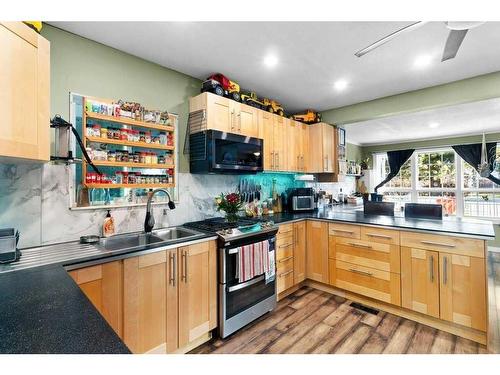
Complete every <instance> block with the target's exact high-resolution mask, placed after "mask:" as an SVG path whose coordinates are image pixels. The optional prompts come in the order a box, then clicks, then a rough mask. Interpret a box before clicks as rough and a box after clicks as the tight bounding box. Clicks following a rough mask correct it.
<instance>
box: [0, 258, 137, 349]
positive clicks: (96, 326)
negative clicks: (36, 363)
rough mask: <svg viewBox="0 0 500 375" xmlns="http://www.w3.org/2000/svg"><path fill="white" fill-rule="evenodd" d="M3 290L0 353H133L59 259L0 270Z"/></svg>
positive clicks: (0, 318) (0, 285)
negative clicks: (8, 270)
mask: <svg viewBox="0 0 500 375" xmlns="http://www.w3.org/2000/svg"><path fill="white" fill-rule="evenodd" d="M0 296H1V301H0V353H52V354H62V353H81V354H98V353H100V354H106V353H109V354H128V353H130V351H129V349H128V348H127V347H126V346H125V344H124V343H123V342H122V340H121V339H120V338H119V337H118V336H117V334H116V333H115V332H114V331H113V329H112V328H111V327H110V326H109V325H108V323H107V322H106V321H105V320H104V318H103V317H102V316H101V314H99V312H98V311H97V310H96V309H95V308H94V306H93V305H92V304H91V302H90V301H89V300H88V299H87V297H86V296H85V295H84V294H83V292H82V291H81V290H80V288H79V287H78V286H77V285H76V283H75V282H74V281H73V280H72V279H71V277H70V276H69V275H68V273H67V272H66V271H65V269H64V268H63V267H62V266H60V265H51V266H42V267H37V268H31V269H26V270H20V271H16V272H8V273H4V274H0Z"/></svg>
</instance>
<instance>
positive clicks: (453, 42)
mask: <svg viewBox="0 0 500 375" xmlns="http://www.w3.org/2000/svg"><path fill="white" fill-rule="evenodd" d="M426 23H427V21H418V22H414V23H412V24H410V25H407V26H405V27H403V28H401V29H399V30H397V31H394V32H393V33H391V34H389V35H387V36H385V37H383V38H382V39H380V40H377V41H376V42H375V43H372V44H370V45H369V46H368V47H365V48H363V49H361V50H359V51H358V52H356V53H355V54H354V55H356V56H357V57H361V56H364V55H366V54H367V53H368V52H370V51H373V50H374V49H375V48H378V47H380V46H381V45H383V44H385V43H387V42H389V41H391V40H392V39H394V38H396V37H398V36H399V35H401V34H405V33H407V32H410V31H413V30H416V29H418V28H420V27H422V26H424V25H425V24H426ZM483 23H484V22H474V21H448V22H445V23H444V24H445V25H446V27H447V28H448V29H450V33H449V34H448V39H446V44H445V46H444V51H443V58H442V59H441V61H446V60H450V59H453V58H454V57H455V56H456V55H457V52H458V49H459V48H460V45H461V44H462V42H463V40H464V38H465V35H466V34H467V32H468V31H469V30H471V29H474V28H476V27H478V26H480V25H482V24H483Z"/></svg>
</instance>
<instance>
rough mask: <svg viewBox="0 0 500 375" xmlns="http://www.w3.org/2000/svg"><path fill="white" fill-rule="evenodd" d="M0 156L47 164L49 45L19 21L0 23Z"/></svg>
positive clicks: (48, 144)
mask: <svg viewBox="0 0 500 375" xmlns="http://www.w3.org/2000/svg"><path fill="white" fill-rule="evenodd" d="M0 45H1V46H2V49H1V51H0V67H1V74H0V113H1V114H2V126H1V132H0V156H6V157H12V158H19V159H29V160H35V161H48V160H49V152H50V139H49V130H50V122H49V121H50V110H49V108H50V43H49V42H48V41H47V40H46V39H45V38H43V37H42V36H40V35H38V34H37V33H36V32H35V31H33V30H31V29H30V28H29V27H28V26H26V25H24V24H23V23H22V22H3V23H2V22H0Z"/></svg>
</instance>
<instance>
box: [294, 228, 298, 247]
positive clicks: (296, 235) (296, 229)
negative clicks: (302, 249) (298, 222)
mask: <svg viewBox="0 0 500 375" xmlns="http://www.w3.org/2000/svg"><path fill="white" fill-rule="evenodd" d="M295 244H296V245H298V244H299V228H298V227H295Z"/></svg>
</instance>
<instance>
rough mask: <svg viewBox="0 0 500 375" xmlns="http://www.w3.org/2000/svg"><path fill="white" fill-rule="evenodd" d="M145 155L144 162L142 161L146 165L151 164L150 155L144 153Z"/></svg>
mask: <svg viewBox="0 0 500 375" xmlns="http://www.w3.org/2000/svg"><path fill="white" fill-rule="evenodd" d="M145 154H146V155H145V160H144V162H145V163H146V164H151V153H150V152H145Z"/></svg>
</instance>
